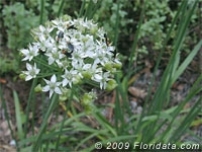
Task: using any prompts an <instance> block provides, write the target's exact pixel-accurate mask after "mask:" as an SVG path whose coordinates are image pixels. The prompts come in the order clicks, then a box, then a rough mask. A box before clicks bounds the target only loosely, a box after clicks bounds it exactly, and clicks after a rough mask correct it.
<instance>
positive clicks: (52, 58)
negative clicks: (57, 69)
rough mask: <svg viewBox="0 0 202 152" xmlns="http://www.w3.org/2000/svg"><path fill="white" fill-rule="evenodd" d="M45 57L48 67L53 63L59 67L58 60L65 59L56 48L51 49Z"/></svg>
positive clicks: (59, 62)
mask: <svg viewBox="0 0 202 152" xmlns="http://www.w3.org/2000/svg"><path fill="white" fill-rule="evenodd" d="M45 55H46V56H48V64H49V65H51V64H53V62H56V63H57V64H58V65H60V64H61V61H60V60H61V59H62V58H64V57H65V55H64V54H62V52H61V51H58V50H57V48H52V50H51V51H49V52H47V53H46V54H45Z"/></svg>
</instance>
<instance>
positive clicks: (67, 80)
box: [62, 69, 78, 87]
mask: <svg viewBox="0 0 202 152" xmlns="http://www.w3.org/2000/svg"><path fill="white" fill-rule="evenodd" d="M77 73H78V72H77V71H76V70H70V71H68V70H67V69H65V74H64V75H62V78H64V79H63V81H62V86H63V87H64V86H66V85H67V84H69V86H70V87H72V82H74V81H75V80H76V75H77Z"/></svg>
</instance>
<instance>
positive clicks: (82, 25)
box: [21, 16, 121, 98]
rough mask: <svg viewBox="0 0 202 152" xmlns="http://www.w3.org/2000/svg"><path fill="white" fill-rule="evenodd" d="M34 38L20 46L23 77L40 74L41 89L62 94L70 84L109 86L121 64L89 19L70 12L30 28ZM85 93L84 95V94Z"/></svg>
mask: <svg viewBox="0 0 202 152" xmlns="http://www.w3.org/2000/svg"><path fill="white" fill-rule="evenodd" d="M32 33H33V37H34V39H35V42H33V43H32V44H30V45H29V46H28V48H26V49H22V50H21V54H22V55H23V59H22V61H23V62H26V67H27V70H28V71H23V72H22V76H24V78H25V81H28V80H31V79H34V78H42V81H41V82H42V83H41V84H40V85H41V86H42V88H41V91H43V92H49V97H50V98H51V97H52V95H53V94H54V93H56V94H59V95H63V96H64V94H65V91H64V90H66V89H71V88H72V87H73V86H76V85H77V86H78V87H82V84H83V85H91V86H92V89H93V87H99V88H100V89H107V90H112V89H114V87H115V86H116V81H115V80H114V74H115V73H116V72H117V70H118V69H120V67H121V63H120V61H119V60H118V59H117V55H115V48H114V47H113V46H111V45H110V44H109V43H108V42H106V34H105V31H104V30H103V29H102V28H99V27H98V25H97V24H95V23H93V21H92V20H87V19H83V18H80V19H71V18H70V17H69V16H64V17H63V18H60V19H56V20H53V21H51V22H48V23H46V25H45V26H42V25H40V26H39V28H37V29H34V30H33V31H32ZM84 96H86V95H84Z"/></svg>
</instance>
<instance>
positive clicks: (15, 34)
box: [3, 3, 38, 49]
mask: <svg viewBox="0 0 202 152" xmlns="http://www.w3.org/2000/svg"><path fill="white" fill-rule="evenodd" d="M3 17H4V26H5V27H6V28H7V30H6V31H7V38H8V42H7V43H8V44H7V45H8V47H9V48H11V49H19V48H21V47H23V46H25V45H26V44H28V42H30V41H31V36H30V29H31V28H33V27H34V26H36V25H37V21H38V17H37V16H35V14H34V13H33V12H32V11H28V10H26V9H25V8H24V5H23V4H22V3H14V4H13V5H10V6H5V7H4V9H3Z"/></svg>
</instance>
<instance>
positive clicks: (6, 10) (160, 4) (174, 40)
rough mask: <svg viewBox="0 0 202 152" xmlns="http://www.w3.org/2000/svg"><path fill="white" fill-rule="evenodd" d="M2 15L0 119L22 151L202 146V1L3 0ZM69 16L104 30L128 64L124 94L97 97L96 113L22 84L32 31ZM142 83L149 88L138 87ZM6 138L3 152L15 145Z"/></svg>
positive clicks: (72, 99) (119, 90)
mask: <svg viewBox="0 0 202 152" xmlns="http://www.w3.org/2000/svg"><path fill="white" fill-rule="evenodd" d="M0 9H1V12H2V13H1V14H0V20H1V25H0V29H1V30H0V31H1V35H0V36H1V51H0V67H1V69H0V80H1V81H0V84H1V87H0V95H1V98H0V104H1V106H0V110H1V113H2V114H1V115H2V116H1V117H0V119H2V122H3V121H5V122H7V124H8V128H9V130H10V134H9V135H10V136H8V137H7V139H8V141H9V142H10V141H14V143H15V144H14V147H13V148H14V149H15V150H18V151H41V152H43V151H44V152H47V151H92V150H95V143H96V142H101V143H102V144H103V149H106V148H107V146H108V145H109V142H112V143H113V142H117V143H120V142H123V143H127V142H128V143H129V145H130V147H129V151H135V150H134V149H133V148H134V147H133V145H134V143H135V142H142V143H147V144H151V143H165V144H167V143H173V144H176V145H177V146H180V145H181V144H182V143H187V144H188V143H192V144H193V143H197V144H201V141H202V140H201V139H202V137H201V136H200V135H201V131H200V130H199V128H202V127H201V126H202V120H201V116H202V111H201V109H202V96H201V94H202V92H201V91H202V87H201V84H202V65H201V60H202V57H201V54H202V53H201V54H200V51H202V49H201V48H202V39H201V35H202V33H201V24H202V20H201V13H202V10H201V4H200V2H199V1H198V0H184V1H177V0H164V1H160V0H130V1H126V0H97V1H96V0H83V1H74V0H59V1H58V0H57V1H56V0H26V1H23V0H19V1H18V0H11V1H6V0H3V1H2V2H1V6H0ZM66 14H68V15H70V16H72V17H73V18H80V17H83V18H87V19H93V20H94V21H95V22H97V23H98V25H99V26H102V27H103V28H104V29H105V30H106V31H107V36H108V39H109V40H110V42H111V43H113V45H115V47H116V50H117V52H118V53H119V54H120V55H119V57H120V59H121V62H122V63H123V68H122V71H121V73H119V74H117V75H116V81H117V83H118V86H117V87H116V89H115V90H113V91H112V92H103V91H100V90H97V92H98V98H97V100H96V101H94V103H93V105H92V106H91V107H90V108H91V109H90V110H89V108H85V107H84V106H82V105H81V104H80V98H79V96H76V94H75V93H74V91H72V92H71V93H70V96H69V99H67V100H66V101H60V100H59V98H58V97H57V96H54V97H53V98H52V99H51V101H49V99H47V96H46V94H42V93H36V92H35V91H34V88H35V87H36V81H35V80H34V81H32V82H31V83H27V82H23V81H22V80H20V78H19V74H20V72H21V71H22V70H23V69H24V67H25V66H24V65H23V64H22V63H21V59H22V58H21V57H20V54H19V50H20V49H21V48H24V47H26V46H27V45H28V44H29V43H30V42H32V40H33V39H32V37H31V34H30V30H31V29H33V28H35V27H37V26H39V25H40V24H44V23H45V22H46V21H49V20H52V19H55V18H57V17H61V16H63V15H66ZM187 74H189V76H187ZM147 77H149V79H148V78H147ZM142 79H144V80H142ZM182 79H183V80H184V81H183V83H181V82H182ZM185 79H186V80H185ZM187 79H188V80H187ZM140 82H141V83H142V86H143V87H144V88H146V89H139V88H137V86H136V85H137V84H138V83H140ZM179 84H180V85H179ZM181 84H183V85H181ZM179 86H181V87H182V89H181V90H180V89H179ZM19 88H20V89H19ZM176 88H177V90H178V91H177V93H178V97H179V96H180V99H179V100H178V102H176V99H175V98H177V97H176V96H173V89H176ZM182 94H183V95H182ZM134 104H135V106H134ZM138 108H139V109H141V110H139V111H138ZM1 125H2V124H0V127H1ZM198 130H199V131H198ZM195 132H198V133H197V134H196V133H195ZM199 134H200V135H199ZM187 135H188V137H189V138H188V139H186V137H187ZM190 137H191V138H190ZM4 139H5V141H4V142H3V141H2V145H6V144H9V142H6V140H7V139H6V138H5V137H4ZM115 146H116V145H115ZM2 147H3V146H2ZM0 148H1V147H0ZM4 148H5V146H4ZM110 148H111V149H116V150H117V147H115V148H113V147H110ZM125 148H126V147H125ZM123 149H124V147H123ZM136 150H138V149H136ZM140 151H141V150H140Z"/></svg>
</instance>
